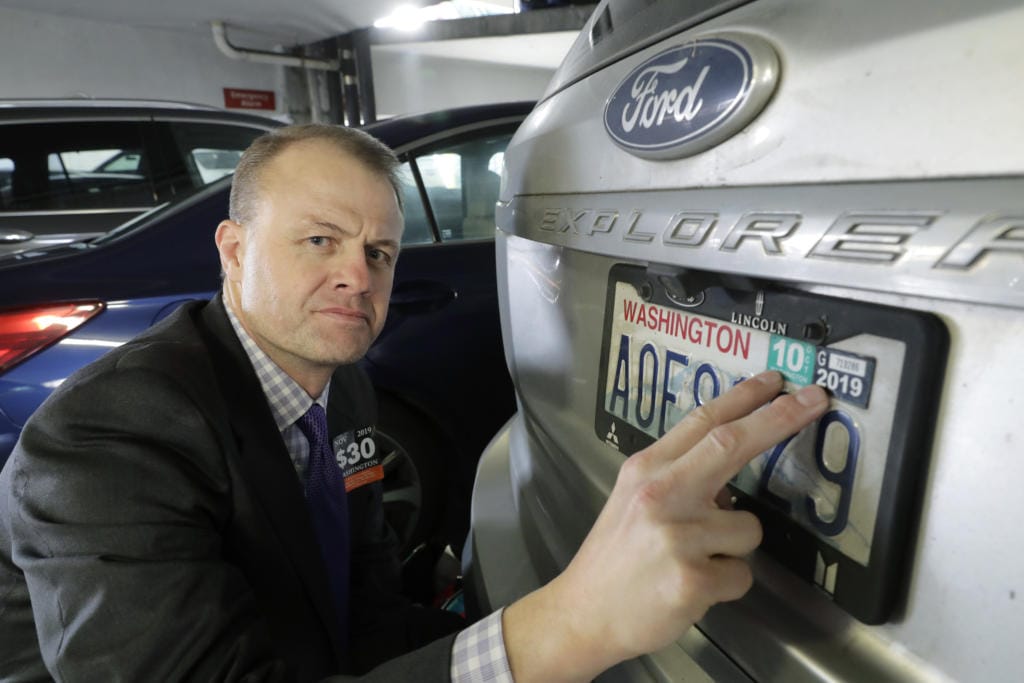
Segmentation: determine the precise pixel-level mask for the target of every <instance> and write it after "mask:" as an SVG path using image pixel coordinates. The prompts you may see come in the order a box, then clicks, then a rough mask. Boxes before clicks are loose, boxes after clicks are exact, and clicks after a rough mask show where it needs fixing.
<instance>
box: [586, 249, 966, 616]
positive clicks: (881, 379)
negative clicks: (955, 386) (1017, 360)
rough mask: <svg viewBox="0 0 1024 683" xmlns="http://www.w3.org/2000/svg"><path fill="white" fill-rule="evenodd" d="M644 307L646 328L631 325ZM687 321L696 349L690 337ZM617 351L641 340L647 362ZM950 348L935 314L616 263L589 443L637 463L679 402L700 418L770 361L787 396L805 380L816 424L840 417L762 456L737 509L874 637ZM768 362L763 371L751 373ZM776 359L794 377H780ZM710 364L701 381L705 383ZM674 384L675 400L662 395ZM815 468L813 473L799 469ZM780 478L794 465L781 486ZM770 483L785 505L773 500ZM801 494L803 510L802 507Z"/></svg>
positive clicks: (778, 555)
mask: <svg viewBox="0 0 1024 683" xmlns="http://www.w3.org/2000/svg"><path fill="white" fill-rule="evenodd" d="M630 297H632V301H633V304H632V308H630V307H629V304H628V303H627V302H629V301H630ZM640 307H643V308H644V312H646V313H649V314H650V315H643V316H642V317H641V313H638V311H639V310H640ZM652 316H653V317H654V318H655V320H654V323H653V326H652V322H651V317H652ZM698 322H699V323H700V325H699V327H700V329H701V332H702V334H700V335H695V334H693V332H692V331H693V330H694V329H696V328H697V326H698ZM708 330H713V331H714V332H715V333H716V334H715V335H714V336H713V334H712V332H709V331H708ZM727 330H728V334H726V331H727ZM748 333H749V334H748ZM616 334H618V335H619V336H618V337H616ZM624 336H626V337H629V338H630V339H633V338H636V339H638V340H643V345H642V346H641V347H640V348H641V349H642V351H638V350H637V345H636V344H632V346H630V344H631V342H630V341H629V340H626V339H624ZM742 340H746V345H745V346H744V344H743V343H741V342H742ZM723 341H724V342H725V343H723ZM948 345H949V334H948V331H947V330H946V327H945V325H944V324H943V323H942V321H941V320H940V319H939V318H938V317H937V316H935V315H932V314H930V313H925V312H921V311H914V310H907V309H899V308H894V307H888V306H882V305H878V304H870V303H865V302H860V301H853V300H846V299H839V298H835V297H828V296H823V295H819V294H813V293H808V292H804V291H801V290H796V289H787V288H783V287H775V286H768V285H764V284H763V283H755V282H753V281H751V280H748V279H744V278H739V277H735V276H728V275H717V274H713V273H706V272H701V271H692V270H685V271H684V270H682V269H673V268H668V267H657V266H652V267H643V266H638V265H632V264H617V265H615V266H613V267H612V268H611V270H610V272H609V275H608V289H607V296H606V303H605V315H604V322H603V331H602V344H601V356H600V360H599V373H598V382H599V383H598V387H599V389H598V392H597V401H596V411H595V420H594V429H595V434H596V435H597V437H598V438H599V439H600V440H601V441H604V442H605V443H608V444H609V445H612V446H614V447H616V448H617V449H618V450H620V451H621V452H622V453H624V454H627V455H628V454H630V453H633V452H636V451H637V450H639V449H641V448H643V447H645V446H646V445H648V444H650V443H652V442H653V441H654V439H655V438H656V436H657V435H658V434H660V433H663V431H664V429H667V428H669V427H670V426H671V424H672V423H673V420H672V418H671V417H670V416H668V413H669V412H670V411H672V410H676V411H677V413H678V415H679V416H682V415H684V414H685V413H686V412H688V411H689V409H692V406H690V407H689V408H687V407H686V405H685V402H684V401H683V400H682V399H683V398H684V397H685V390H687V389H688V390H689V391H690V395H691V396H692V399H693V403H694V404H696V403H697V402H698V401H700V400H702V399H701V396H702V395H706V396H704V399H703V400H706V398H709V397H710V396H711V395H714V393H715V391H718V392H719V393H720V392H721V391H724V389H725V388H726V387H725V386H724V385H725V384H727V383H728V382H730V381H734V380H735V379H736V378H737V377H739V376H740V375H742V376H743V377H747V376H750V375H752V374H754V373H755V372H758V371H760V370H764V369H766V367H768V368H771V367H772V366H773V365H779V364H778V363H774V361H775V360H779V361H781V365H780V366H779V367H778V368H776V369H780V370H782V371H783V374H784V375H785V376H786V378H787V382H786V389H787V390H790V391H792V390H794V389H795V388H797V387H799V386H801V385H802V384H805V383H808V382H807V380H808V378H809V377H810V378H811V381H819V383H823V384H825V385H829V386H830V387H831V391H830V393H831V394H832V405H831V407H830V409H829V411H828V413H827V414H826V417H829V416H838V417H832V418H830V419H831V422H826V423H822V422H819V423H817V424H815V425H812V426H811V427H808V428H807V429H805V430H804V431H803V432H801V433H800V434H799V435H797V436H796V437H795V438H794V439H793V440H792V443H791V444H789V445H786V446H785V447H784V448H782V449H779V450H778V453H777V454H775V455H774V460H773V461H772V465H771V467H769V466H768V461H769V460H771V459H772V457H773V451H769V452H767V453H766V454H762V455H761V456H759V457H758V458H757V459H755V463H754V464H753V465H752V466H751V467H750V468H748V469H747V470H744V473H741V475H739V476H738V477H737V478H736V479H735V480H734V481H733V483H732V484H730V489H731V490H732V492H733V494H734V496H735V498H736V507H737V508H740V509H748V510H751V511H753V512H754V513H755V514H757V515H758V517H759V518H760V520H761V522H762V525H763V527H764V531H765V536H764V542H763V543H762V546H761V549H762V550H763V551H764V552H766V553H767V554H768V555H770V556H771V557H773V558H774V559H775V560H777V561H779V562H780V563H782V564H783V565H785V566H786V567H788V568H789V569H790V570H791V571H792V572H793V573H795V574H797V575H798V576H799V577H801V578H802V579H804V580H806V581H808V582H809V583H811V584H813V585H816V586H817V587H818V588H819V589H820V590H821V591H822V592H824V593H825V594H826V595H828V596H829V597H830V598H831V599H832V600H833V601H834V602H835V603H836V604H837V605H839V606H840V607H841V608H843V609H844V610H846V611H847V612H848V613H850V614H851V615H852V616H854V617H855V618H857V619H859V620H860V621H863V622H865V623H868V624H878V623H884V622H885V621H887V620H888V619H889V618H890V617H891V614H892V611H893V609H894V607H895V605H896V602H897V599H898V596H899V595H900V593H901V587H902V586H903V584H904V577H905V575H906V571H905V566H906V565H907V561H908V555H909V553H908V552H907V547H908V546H909V545H910V544H909V542H908V541H909V539H910V538H911V534H912V532H913V528H914V517H915V513H916V510H917V509H918V508H919V501H918V500H917V498H918V495H919V490H920V487H919V482H920V481H923V475H924V473H925V468H926V464H927V454H928V452H929V449H930V443H931V437H932V431H933V425H934V419H935V416H936V413H937V408H938V398H939V393H940V390H941V386H942V382H943V377H944V373H945V362H946V357H947V355H948ZM624 347H628V348H625V350H624ZM648 347H654V348H653V351H651V349H650V348H648ZM766 347H767V349H768V356H769V357H768V358H765V359H764V360H765V362H764V364H761V356H760V355H759V354H762V353H763V352H764V349H765V348H766ZM812 348H813V350H814V354H815V357H814V359H812V360H811V361H808V360H807V354H806V353H805V352H806V351H808V350H809V349H812ZM865 349H866V350H867V351H866V352H865ZM897 349H900V351H899V353H897ZM648 352H649V353H648ZM824 352H827V353H824ZM643 353H648V355H647V356H643ZM659 353H660V354H663V355H662V356H661V359H662V361H661V365H658V360H657V354H659ZM823 353H824V355H822V354H823ZM673 354H674V356H673ZM730 354H731V356H732V357H731V358H730ZM742 354H745V355H742ZM741 355H742V357H741ZM679 356H683V357H685V358H686V361H687V362H686V363H685V364H684V362H683V361H682V360H680V359H679ZM787 356H788V360H790V361H795V360H797V357H798V356H799V357H800V359H801V360H802V361H803V363H802V364H800V363H795V362H793V363H789V364H788V365H787V362H786V361H787ZM644 358H646V359H647V361H648V362H647V363H646V365H645V364H644V360H643V359H644ZM894 358H895V360H894ZM630 359H632V360H630ZM708 359H710V360H708ZM769 359H771V361H770V360H769ZM691 360H692V361H693V364H692V365H691V364H690V363H689V361H691ZM897 361H898V362H897ZM673 362H674V363H675V364H674V365H673ZM698 362H702V363H703V365H700V366H699V368H698V366H697V363H698ZM808 362H810V363H811V368H812V371H811V374H808V366H807V363H808ZM714 363H719V365H715V364H714ZM705 365H710V366H711V370H709V371H707V372H705V374H704V375H701V374H700V373H699V369H700V368H704V366H705ZM623 368H625V370H623ZM650 368H654V370H653V371H649V369H650ZM659 368H664V371H663V372H662V373H661V374H659ZM737 368H740V369H739V370H737ZM794 368H795V369H796V370H795V371H793V369H794ZM822 369H824V371H825V374H824V375H822V374H821V372H820V371H821V370H822ZM814 370H818V371H819V372H814ZM712 371H715V372H717V375H715V373H714V372H712ZM733 371H735V372H733ZM625 372H628V373H631V374H629V375H627V374H624V373H625ZM641 372H642V373H643V376H642V377H641ZM673 373H674V374H673ZM686 373H690V374H689V375H687V374H686ZM708 375H714V379H713V381H712V380H709V379H708ZM631 378H632V379H631ZM677 380H678V386H679V387H680V388H681V390H680V391H678V392H676V393H672V391H671V390H670V388H669V387H670V385H672V386H675V384H674V383H676V381H677ZM687 381H689V382H690V384H689V385H686V382H687ZM634 385H635V386H636V390H635V391H633V390H632V388H633V386H634ZM694 385H696V386H697V389H696V390H695V389H693V386H694ZM894 385H895V386H894ZM659 387H660V389H661V394H659V393H658V390H659ZM708 387H711V389H712V390H711V391H709V390H707V388H708ZM854 389H857V390H858V391H856V392H855V391H854ZM659 396H660V399H659ZM666 396H672V397H674V398H668V399H666V398H665V397H666ZM659 400H660V404H659ZM631 402H632V403H631ZM843 416H845V418H848V419H849V421H848V422H844V421H843V420H844V417H843ZM851 416H852V417H851ZM824 419H825V418H823V420H824ZM858 420H859V422H858ZM835 423H840V424H839V426H836V427H833V426H830V425H832V424H835ZM886 425H887V426H886ZM833 432H835V433H833ZM844 434H845V436H844ZM865 435H866V436H865ZM861 437H864V438H863V441H862V440H861ZM844 439H845V441H844ZM836 444H839V445H838V446H837V445H836ZM844 448H845V450H843V449H844ZM835 453H840V454H841V455H840V456H838V457H837V456H836V455H835ZM811 458H813V463H814V465H815V466H816V467H817V472H814V471H811V469H810V466H809V465H808V463H809V462H812V460H811ZM781 463H787V464H788V465H789V466H790V470H789V473H788V474H783V473H784V467H785V465H783V464H781ZM801 463H802V464H801ZM758 468H760V469H758ZM766 469H767V470H768V476H767V478H764V473H765V470H766ZM815 476H818V477H819V478H820V479H821V482H818V483H815V482H817V480H815ZM773 477H775V481H776V482H777V483H776V484H775V485H774V486H775V488H776V489H778V488H779V487H780V486H781V488H782V490H783V491H784V494H783V495H782V496H779V495H776V492H775V491H773V489H772V487H773V484H772V480H773ZM779 482H781V483H779ZM803 483H806V484H807V485H808V489H807V491H804V493H808V492H809V493H811V494H813V496H814V497H811V496H807V497H806V500H804V501H802V502H803V506H802V508H801V505H800V504H799V503H800V502H801V501H799V500H798V498H799V496H800V495H801V488H800V486H801V484H803ZM819 483H820V486H819V485H818V484H819ZM858 487H860V488H858ZM787 494H792V496H794V497H793V498H792V499H789V498H786V497H785V495H787ZM833 499H834V500H833ZM794 501H795V502H796V503H798V504H796V505H794ZM844 501H845V504H846V506H847V508H846V512H845V513H844V512H843V503H844ZM787 503H788V508H787ZM801 509H802V511H801ZM871 509H873V515H872V514H869V513H870V512H871ZM830 514H831V515H832V516H831V519H830V518H829V517H830ZM844 514H846V515H847V516H845V517H844V516H843V515H844ZM837 520H838V522H837ZM851 520H853V523H851ZM839 522H841V524H840V523H839ZM858 524H859V526H858ZM833 532H834V533H833ZM837 539H840V540H837Z"/></svg>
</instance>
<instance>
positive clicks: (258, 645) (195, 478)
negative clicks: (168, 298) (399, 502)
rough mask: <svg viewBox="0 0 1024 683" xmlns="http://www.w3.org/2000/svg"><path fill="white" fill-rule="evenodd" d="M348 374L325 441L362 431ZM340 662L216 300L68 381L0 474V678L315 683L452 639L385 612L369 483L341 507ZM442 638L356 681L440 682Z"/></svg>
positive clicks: (357, 395) (266, 418) (241, 355)
mask: <svg viewBox="0 0 1024 683" xmlns="http://www.w3.org/2000/svg"><path fill="white" fill-rule="evenodd" d="M375 417H376V407H375V401H374V400H373V393H372V387H371V386H370V384H369V381H368V380H367V378H366V377H365V375H364V374H363V373H362V372H361V371H360V370H358V368H356V367H343V368H340V369H339V370H338V372H337V373H336V374H335V376H334V378H333V379H332V381H331V394H330V403H329V406H328V422H329V426H330V429H331V433H332V436H333V435H334V434H338V433H341V432H343V431H346V430H350V429H353V428H358V427H362V426H365V425H372V424H373V422H374V420H375ZM349 507H350V519H351V522H352V543H353V551H352V556H353V570H352V574H353V578H352V581H353V587H352V614H351V616H350V631H351V632H352V641H351V643H350V645H349V653H348V654H345V648H343V647H342V646H341V644H340V643H339V642H338V641H339V638H338V632H337V626H336V622H335V619H334V615H333V614H332V608H331V607H330V604H331V601H330V600H329V599H328V584H327V577H326V574H325V571H324V569H323V565H322V563H321V561H320V557H319V551H318V548H317V546H316V542H315V540H314V535H313V530H312V526H311V524H310V521H309V517H308V514H307V512H306V506H305V501H304V498H303V493H302V488H301V484H300V482H299V480H298V477H296V475H295V471H294V469H293V467H292V464H291V460H290V459H289V457H288V454H287V451H286V450H285V447H284V444H283V442H282V439H281V437H280V434H279V433H278V431H277V428H276V426H275V424H274V421H273V418H272V416H271V413H270V408H269V406H268V405H267V402H266V399H265V398H264V395H263V392H262V390H261V388H260V385H259V381H258V380H257V378H256V375H255V373H254V371H253V370H252V366H251V364H250V363H249V361H248V358H247V357H246V356H245V352H244V350H243V349H242V347H241V344H240V343H239V341H238V339H237V337H236V336H235V334H234V331H233V330H232V329H231V326H230V322H229V321H228V319H227V316H226V314H225V311H224V306H223V303H222V302H221V300H220V297H217V298H215V299H214V300H213V302H211V303H209V304H204V303H200V302H194V303H190V304H187V305H185V306H183V307H182V308H180V309H179V310H178V311H177V312H176V313H174V314H173V315H172V316H170V317H169V318H168V319H167V320H165V321H164V322H162V323H160V324H159V325H157V326H155V327H154V328H152V329H151V330H149V331H147V332H146V333H145V334H143V335H141V336H140V337H138V338H137V339H135V340H133V341H131V342H129V343H128V344H125V345H124V346H122V347H120V348H118V349H117V350H115V351H112V352H111V353H109V354H107V355H106V356H104V357H103V358H101V359H100V360H99V361H97V362H96V363H93V364H91V365H90V366H88V367H86V368H84V369H83V370H81V371H80V372H78V373H76V374H75V375H73V376H72V377H71V378H69V379H68V380H67V381H66V382H64V384H63V385H62V386H61V387H60V388H59V389H58V390H57V391H55V392H54V393H53V395H52V396H51V397H50V398H49V399H48V400H47V401H46V403H44V404H43V406H41V407H40V408H39V410H38V411H37V412H36V414H35V415H34V416H33V417H32V419H31V420H30V421H29V423H28V424H27V425H26V426H25V429H24V431H23V433H22V436H21V439H20V441H19V443H18V445H17V446H16V448H15V450H14V452H13V453H12V455H11V457H10V459H9V460H8V462H7V464H6V466H5V467H4V470H3V472H2V474H0V679H2V680H16V681H22V680H46V679H48V678H50V677H53V678H56V679H59V680H69V681H78V680H82V681H86V680H102V681H115V680H131V681H137V680H154V681H156V680H160V681H171V680H197V681H234V680H247V681H250V680H251V681H286V680H287V681H290V680H296V681H313V680H318V679H321V678H323V677H325V676H329V675H331V674H337V673H339V672H342V673H344V672H358V671H361V670H365V669H366V668H368V667H370V666H372V665H374V664H377V663H378V662H380V661H384V660H386V659H388V658H390V657H392V656H394V655H396V654H399V653H400V652H402V651H405V650H407V649H409V648H411V647H413V646H417V645H421V644H424V643H426V642H429V641H430V640H431V639H432V638H434V637H436V636H438V635H441V634H443V633H448V632H450V631H451V630H452V629H451V627H452V625H453V623H452V622H451V621H446V620H440V621H438V620H435V619H433V618H432V616H431V615H430V614H428V613H426V612H424V611H422V610H419V609H418V608H413V607H411V606H410V605H408V604H407V603H406V602H404V601H403V600H401V599H398V598H396V597H395V596H396V594H397V590H398V566H397V562H396V560H395V556H394V547H393V536H392V535H391V533H390V532H389V531H388V530H387V527H386V525H385V524H384V523H383V513H382V508H381V489H380V485H379V484H372V485H368V486H363V487H361V488H359V489H356V490H354V491H352V492H351V493H350V495H349ZM451 644H452V637H450V636H449V637H445V638H442V639H441V640H438V641H436V642H434V643H433V644H431V645H430V646H428V647H425V648H423V649H422V650H419V651H417V652H414V653H412V654H410V655H407V656H406V657H403V658H400V659H398V660H395V661H391V662H389V663H388V664H385V665H384V666H382V667H379V668H377V669H375V670H374V671H373V672H372V673H370V674H369V675H368V676H367V677H366V678H365V679H364V680H367V681H400V680H410V681H431V680H437V681H447V680H448V671H449V666H450V654H451Z"/></svg>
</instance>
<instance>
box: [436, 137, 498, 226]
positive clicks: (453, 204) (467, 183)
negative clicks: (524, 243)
mask: <svg viewBox="0 0 1024 683" xmlns="http://www.w3.org/2000/svg"><path fill="white" fill-rule="evenodd" d="M511 137H512V132H511V131H503V132H500V133H493V132H492V133H489V134H486V135H485V136H483V137H480V138H477V139H475V140H469V141H466V140H465V139H463V140H462V141H461V142H458V143H455V144H448V145H445V146H443V147H435V148H433V149H431V150H430V151H428V152H425V153H422V154H420V155H418V156H417V157H416V166H417V168H419V171H420V176H421V177H422V178H423V186H424V188H425V190H426V193H427V199H428V200H429V202H430V208H431V210H432V211H433V213H434V219H435V220H436V221H437V227H438V231H439V232H440V235H441V241H442V242H449V241H455V240H475V239H489V238H493V237H494V204H495V202H497V201H498V186H499V184H500V182H501V162H502V157H503V156H504V153H505V147H507V146H508V142H509V140H510V139H511Z"/></svg>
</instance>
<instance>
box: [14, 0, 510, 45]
mask: <svg viewBox="0 0 1024 683" xmlns="http://www.w3.org/2000/svg"><path fill="white" fill-rule="evenodd" d="M433 1H434V0H418V1H417V0H173V2H154V1H153V0H144V1H143V2H139V0H88V2H82V0H0V7H10V8H12V9H20V10H25V11H30V12H37V13H44V14H55V15H60V16H65V17H76V18H81V19H92V20H95V21H103V22H110V23H116V24H127V25H129V26H137V27H144V28H162V29H173V30H187V31H194V30H199V29H201V30H204V31H208V30H209V25H210V22H211V21H215V20H218V19H219V20H221V21H224V22H225V23H227V24H228V25H229V26H230V27H232V29H237V30H244V32H245V34H246V37H247V38H249V39H250V40H253V39H260V38H262V40H264V41H266V43H265V45H264V46H267V45H270V44H275V45H285V46H290V45H298V44H304V43H310V42H314V41H317V40H320V39H323V38H328V37H331V36H334V35H337V34H340V33H346V32H348V31H351V30H353V29H358V28H365V27H367V26H372V25H373V22H374V21H376V20H378V19H380V18H382V17H384V16H386V15H388V14H390V13H391V12H393V11H394V10H395V9H396V8H397V7H398V6H400V5H427V4H431V2H433ZM487 2H489V3H491V4H495V5H502V6H505V7H508V8H511V7H512V6H513V0H487Z"/></svg>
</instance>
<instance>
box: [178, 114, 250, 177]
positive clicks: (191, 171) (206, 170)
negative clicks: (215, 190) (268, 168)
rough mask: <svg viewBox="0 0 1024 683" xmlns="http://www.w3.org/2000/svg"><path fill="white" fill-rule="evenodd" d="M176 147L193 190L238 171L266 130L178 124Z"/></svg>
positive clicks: (230, 126)
mask: <svg viewBox="0 0 1024 683" xmlns="http://www.w3.org/2000/svg"><path fill="white" fill-rule="evenodd" d="M171 132H172V134H173V137H174V144H175V145H176V147H177V152H178V154H179V156H180V157H182V158H184V160H185V166H186V168H187V170H188V175H189V178H190V179H191V182H192V186H193V187H203V186H204V185H209V184H210V183H212V182H213V181H215V180H220V179H221V178H223V177H224V176H226V175H231V174H232V173H234V172H235V166H237V165H238V160H239V159H241V158H242V152H244V151H245V148H246V147H248V146H249V145H250V143H252V141H253V140H255V139H256V138H257V137H259V136H260V135H262V134H263V133H264V132H265V131H263V130H261V129H259V128H248V127H244V126H238V125H225V124H220V123H193V122H184V121H176V122H172V124H171Z"/></svg>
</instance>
